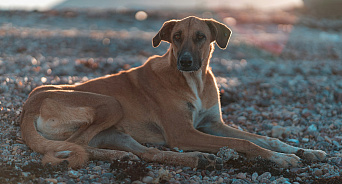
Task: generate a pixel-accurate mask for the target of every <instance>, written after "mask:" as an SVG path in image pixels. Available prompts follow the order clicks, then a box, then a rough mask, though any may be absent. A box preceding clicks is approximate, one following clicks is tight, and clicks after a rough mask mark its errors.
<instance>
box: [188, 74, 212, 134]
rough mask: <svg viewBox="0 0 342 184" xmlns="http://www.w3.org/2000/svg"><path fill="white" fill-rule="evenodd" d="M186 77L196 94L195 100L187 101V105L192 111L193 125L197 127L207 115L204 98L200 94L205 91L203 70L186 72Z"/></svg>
mask: <svg viewBox="0 0 342 184" xmlns="http://www.w3.org/2000/svg"><path fill="white" fill-rule="evenodd" d="M184 77H185V79H186V82H187V84H188V86H189V87H190V89H191V91H192V92H193V95H194V96H193V98H192V99H193V100H192V101H191V102H190V101H189V102H187V106H188V109H189V110H190V112H191V113H192V114H191V115H192V122H193V126H194V127H195V128H196V127H197V126H198V125H199V124H200V123H201V122H202V121H203V120H204V119H205V117H206V116H207V110H206V109H205V108H203V104H202V100H201V98H200V96H199V95H200V92H201V91H203V81H202V77H201V71H197V72H194V73H185V74H184Z"/></svg>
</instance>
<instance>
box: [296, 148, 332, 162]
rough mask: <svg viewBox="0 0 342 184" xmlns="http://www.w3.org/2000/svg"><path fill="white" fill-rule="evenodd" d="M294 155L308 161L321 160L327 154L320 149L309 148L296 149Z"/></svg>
mask: <svg viewBox="0 0 342 184" xmlns="http://www.w3.org/2000/svg"><path fill="white" fill-rule="evenodd" d="M296 155H298V156H299V157H301V158H303V159H304V160H306V161H309V162H313V161H323V160H324V159H325V158H326V156H327V154H326V153H325V152H324V151H322V150H311V149H300V150H298V151H297V153H296Z"/></svg>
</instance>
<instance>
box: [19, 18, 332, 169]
mask: <svg viewBox="0 0 342 184" xmlns="http://www.w3.org/2000/svg"><path fill="white" fill-rule="evenodd" d="M230 35H231V31H230V29H229V28H227V27H226V26H225V25H223V24H221V23H219V22H217V21H215V20H212V19H200V18H197V17H188V18H185V19H182V20H171V21H168V22H165V23H164V25H163V27H162V28H161V29H160V31H159V32H158V34H157V35H156V36H155V37H154V38H153V46H154V47H157V46H158V45H159V44H160V42H161V41H166V42H169V43H170V48H169V50H168V51H167V52H166V54H164V55H163V56H153V57H151V58H149V59H148V61H147V62H146V63H145V64H144V65H142V66H140V67H137V68H133V69H131V70H129V71H124V72H120V73H118V74H114V75H110V76H106V77H101V78H97V79H94V80H90V81H88V82H85V83H83V84H80V85H58V86H41V87H38V88H36V89H35V90H33V91H32V92H31V94H30V96H29V98H28V100H27V102H26V103H25V105H24V107H23V112H22V117H21V130H22V136H23V139H24V140H25V142H26V144H27V145H28V146H30V147H31V148H32V149H33V150H34V151H37V152H40V153H42V154H44V158H43V163H52V164H57V163H59V162H61V161H63V160H67V161H69V164H70V166H71V167H77V166H81V165H82V164H84V163H85V162H86V161H87V160H88V159H89V158H93V159H107V160H110V159H123V158H125V157H126V158H130V159H137V156H138V157H140V158H142V159H144V160H146V161H152V162H160V163H167V164H178V165H184V166H190V167H198V168H211V169H213V168H216V169H220V168H222V160H220V159H219V158H217V157H216V156H214V155H213V154H208V153H216V152H218V151H219V149H220V148H221V147H224V146H228V147H229V148H233V149H235V150H236V151H237V152H240V153H244V154H245V155H246V156H247V157H249V158H253V157H257V156H260V157H262V158H264V159H267V160H271V161H273V162H275V163H277V164H278V165H279V166H280V167H288V166H296V165H297V164H298V162H299V160H300V159H299V157H297V156H296V155H294V154H293V153H296V152H297V151H298V150H300V148H296V147H293V146H290V145H287V144H285V143H283V142H281V141H279V140H278V139H274V138H268V137H263V136H259V135H255V134H251V133H247V132H243V131H239V130H237V129H234V128H231V127H229V126H227V125H225V123H224V122H223V120H222V117H221V107H220V100H219V93H218V88H217V85H216V81H215V77H214V75H213V73H212V71H211V69H210V67H209V60H210V58H211V54H212V52H213V49H214V45H213V42H214V41H216V43H217V45H218V46H219V47H220V48H222V49H224V48H226V46H227V44H228V40H229V37H230ZM140 143H154V144H164V145H168V146H170V147H178V148H179V149H182V150H185V151H201V152H185V153H178V152H172V151H160V150H157V149H154V148H147V147H145V146H143V145H141V144H140ZM119 150H120V151H119ZM202 152H208V153H202ZM280 152H283V153H280ZM303 155H304V157H306V158H308V159H310V160H323V159H324V158H325V156H326V154H325V152H323V151H319V150H309V149H304V154H303Z"/></svg>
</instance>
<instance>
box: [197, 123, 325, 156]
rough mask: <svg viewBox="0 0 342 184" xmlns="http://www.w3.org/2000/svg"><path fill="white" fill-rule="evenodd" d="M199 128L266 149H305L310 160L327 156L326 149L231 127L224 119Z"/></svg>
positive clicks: (305, 153)
mask: <svg viewBox="0 0 342 184" xmlns="http://www.w3.org/2000/svg"><path fill="white" fill-rule="evenodd" d="M199 130H200V131H202V132H204V133H208V134H211V135H216V136H222V137H232V138H239V139H244V140H248V141H250V142H252V143H254V144H256V145H258V146H261V147H263V148H265V149H269V150H272V151H277V152H283V153H297V152H298V151H299V150H303V151H304V154H303V157H304V158H305V159H307V160H310V161H316V160H319V161H322V160H324V159H325V157H326V153H325V152H324V151H321V150H310V149H301V148H298V147H294V146H291V145H288V144H286V143H284V142H282V141H280V140H279V139H276V138H270V137H266V136H260V135H256V134H252V133H248V132H245V131H241V130H238V129H235V128H233V127H230V126H228V125H226V124H224V123H223V122H222V121H217V122H210V123H207V124H206V126H203V127H201V128H200V129H199Z"/></svg>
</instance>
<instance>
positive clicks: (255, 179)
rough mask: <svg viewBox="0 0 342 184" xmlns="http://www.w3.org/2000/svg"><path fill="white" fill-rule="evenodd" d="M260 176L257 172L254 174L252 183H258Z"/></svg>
mask: <svg viewBox="0 0 342 184" xmlns="http://www.w3.org/2000/svg"><path fill="white" fill-rule="evenodd" d="M258 176H259V175H258V173H257V172H255V173H253V174H252V181H257V179H258Z"/></svg>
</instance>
